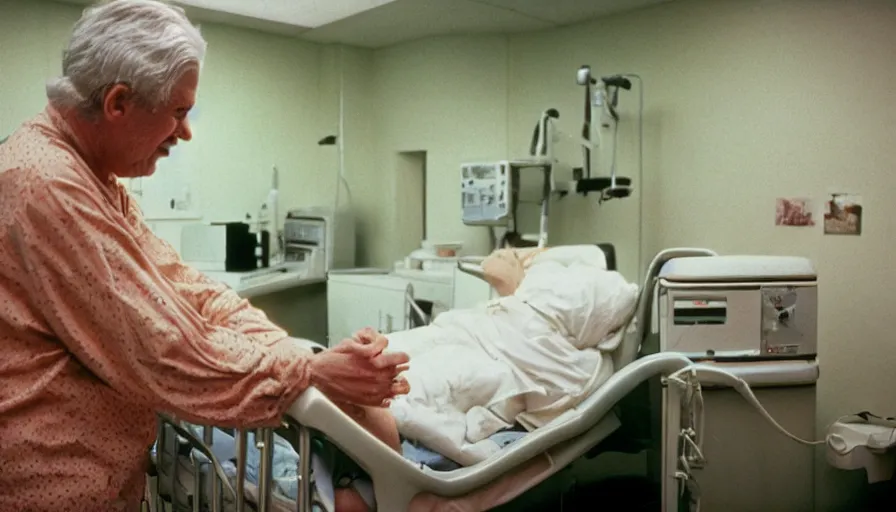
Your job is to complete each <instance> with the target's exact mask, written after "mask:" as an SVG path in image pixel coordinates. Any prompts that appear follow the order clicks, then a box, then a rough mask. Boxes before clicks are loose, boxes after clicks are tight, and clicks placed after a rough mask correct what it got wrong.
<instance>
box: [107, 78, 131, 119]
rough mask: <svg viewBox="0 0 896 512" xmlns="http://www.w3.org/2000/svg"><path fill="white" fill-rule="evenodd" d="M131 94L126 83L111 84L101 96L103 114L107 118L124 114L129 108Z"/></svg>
mask: <svg viewBox="0 0 896 512" xmlns="http://www.w3.org/2000/svg"><path fill="white" fill-rule="evenodd" d="M133 96H134V94H133V92H132V91H131V88H130V87H128V86H127V85H125V84H115V85H113V86H112V87H110V88H109V90H108V91H106V94H105V96H103V116H104V117H105V118H106V119H109V120H112V119H115V118H119V117H122V116H124V115H125V114H126V113H127V111H128V110H130V108H131V105H132V103H133V102H132V98H133Z"/></svg>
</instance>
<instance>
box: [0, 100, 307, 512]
mask: <svg viewBox="0 0 896 512" xmlns="http://www.w3.org/2000/svg"><path fill="white" fill-rule="evenodd" d="M76 148H77V142H76V139H75V138H74V137H73V136H72V132H71V130H69V129H68V128H67V126H66V123H65V121H64V119H63V118H62V116H60V115H59V113H58V112H56V111H55V110H54V109H53V108H52V107H48V108H47V109H46V110H45V111H44V112H42V113H41V114H40V115H38V116H37V117H36V118H34V119H33V120H31V121H29V122H26V123H25V124H24V125H23V126H22V127H21V128H20V129H19V130H17V131H16V132H15V133H13V135H11V136H10V138H9V139H8V140H7V141H6V143H5V144H2V145H0V510H2V511H18V512H32V511H33V512H50V511H53V512H66V511H71V512H106V511H119V510H121V511H124V510H127V511H132V510H137V509H138V508H137V507H138V505H139V501H140V497H141V495H142V492H143V484H144V473H145V470H146V469H147V466H146V464H147V461H148V458H147V453H148V448H149V447H150V446H151V444H152V442H153V440H154V437H155V433H156V417H155V414H156V412H166V413H169V414H171V415H174V416H176V417H178V418H180V419H183V420H186V421H189V422H193V423H200V424H213V425H218V426H234V427H246V428H253V427H259V426H275V425H277V424H278V419H279V418H280V416H281V415H282V414H283V413H284V411H285V410H286V409H287V408H288V407H289V405H290V404H291V403H292V402H293V401H294V400H295V399H296V398H298V396H299V395H300V394H301V392H302V391H304V390H305V389H306V388H307V386H308V385H309V378H310V376H309V369H308V362H309V359H308V354H309V352H307V350H306V349H305V348H302V347H301V346H300V345H299V344H298V343H296V342H294V341H293V340H292V339H291V338H289V337H288V336H287V334H286V333H285V332H284V331H282V330H281V329H279V328H278V327H276V326H274V325H273V324H272V323H271V322H269V321H268V319H267V318H266V317H265V315H264V314H263V313H262V312H260V311H258V310H256V309H254V308H252V307H251V306H249V304H248V303H247V302H246V301H245V300H241V299H240V298H239V297H238V296H237V295H236V294H235V293H234V292H232V291H231V290H229V289H228V288H227V287H226V286H224V285H222V284H220V283H217V282H214V281H211V280H210V279H208V278H206V277H205V276H204V275H203V274H202V273H200V272H198V271H196V270H194V269H191V268H190V267H187V266H185V265H184V264H183V263H182V262H181V261H180V259H179V258H178V255H177V254H176V252H175V251H174V250H173V249H172V247H171V246H170V245H168V244H167V243H165V242H164V241H162V240H161V239H159V238H157V237H156V236H155V235H153V233H152V232H151V231H150V230H149V229H148V228H147V226H146V225H145V224H144V222H143V219H142V215H141V213H140V211H139V208H138V207H137V206H136V204H134V203H133V202H132V201H131V200H130V197H129V196H128V193H127V191H126V190H125V188H124V187H123V186H122V185H121V184H120V183H118V181H117V180H116V179H115V178H114V177H111V178H109V179H101V178H99V177H98V176H97V174H95V173H94V172H92V171H91V170H90V168H89V167H88V165H87V163H86V162H85V161H84V159H83V158H82V157H81V156H80V153H79V151H78V150H77V149H76Z"/></svg>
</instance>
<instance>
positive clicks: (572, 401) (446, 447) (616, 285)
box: [388, 245, 638, 466]
mask: <svg viewBox="0 0 896 512" xmlns="http://www.w3.org/2000/svg"><path fill="white" fill-rule="evenodd" d="M483 269H484V270H485V277H486V280H488V281H489V283H490V284H491V285H492V286H493V287H494V288H495V289H496V290H497V291H498V292H499V294H500V295H501V298H500V299H497V300H495V301H493V302H492V303H490V304H485V305H482V306H481V307H477V308H472V309H459V310H452V311H448V312H446V313H443V314H442V315H440V316H439V317H437V319H436V320H435V321H434V322H433V323H432V324H431V325H429V326H426V327H421V328H417V329H412V330H409V331H403V332H397V333H392V334H389V335H388V338H389V349H390V350H398V351H403V352H406V353H408V354H409V355H410V357H411V365H410V369H409V370H408V371H407V372H406V373H405V374H404V376H405V377H406V378H407V380H408V382H409V383H410V387H411V391H410V393H409V394H408V395H406V396H402V397H399V398H397V399H396V400H394V401H393V402H392V405H391V407H390V411H391V412H392V414H393V416H394V418H395V421H396V423H397V428H398V430H399V432H400V433H401V435H402V436H403V437H405V438H408V439H412V440H414V441H415V442H416V443H419V444H421V445H423V446H425V447H426V448H429V449H430V450H433V451H435V452H437V453H439V454H441V455H444V456H445V457H447V458H448V459H450V460H453V461H455V462H457V463H458V464H461V465H465V466H466V465H471V464H475V463H477V462H480V461H482V460H484V459H485V458H487V457H489V456H490V455H492V454H493V453H495V452H497V451H498V450H500V448H501V445H500V443H498V442H495V440H494V439H490V438H491V437H492V436H494V435H495V434H497V433H499V432H502V431H506V430H508V429H512V428H513V427H515V426H521V427H523V428H524V429H525V430H528V431H531V430H534V429H536V428H538V427H541V426H543V425H545V424H546V423H548V422H550V421H551V420H552V419H554V418H556V417H557V416H559V415H560V414H562V413H563V412H565V411H567V410H569V409H571V408H573V407H575V406H576V405H577V404H578V403H579V402H581V401H582V400H583V399H584V398H585V397H587V396H588V395H589V394H591V393H592V392H593V391H594V390H595V389H597V387H599V386H600V385H601V384H602V383H603V382H605V381H606V380H607V379H608V378H609V377H610V376H611V375H612V374H613V372H614V370H615V369H614V368H613V364H612V360H611V358H610V357H609V353H611V352H612V351H613V350H615V349H616V347H617V346H618V345H619V343H620V341H621V339H622V336H623V334H624V333H623V332H622V330H623V328H624V326H625V325H626V322H627V320H628V319H629V318H630V315H631V313H632V311H633V310H634V308H635V306H636V302H637V297H638V286H637V285H636V284H633V283H629V282H627V281H626V280H625V278H624V277H622V275H621V274H619V273H618V272H612V271H608V270H607V269H606V260H605V257H604V253H603V252H602V251H601V250H600V249H599V248H598V247H596V246H592V245H582V246H564V247H557V248H550V249H547V250H538V249H506V250H499V251H496V252H495V253H493V254H492V255H491V256H489V258H487V259H486V260H485V261H484V262H483Z"/></svg>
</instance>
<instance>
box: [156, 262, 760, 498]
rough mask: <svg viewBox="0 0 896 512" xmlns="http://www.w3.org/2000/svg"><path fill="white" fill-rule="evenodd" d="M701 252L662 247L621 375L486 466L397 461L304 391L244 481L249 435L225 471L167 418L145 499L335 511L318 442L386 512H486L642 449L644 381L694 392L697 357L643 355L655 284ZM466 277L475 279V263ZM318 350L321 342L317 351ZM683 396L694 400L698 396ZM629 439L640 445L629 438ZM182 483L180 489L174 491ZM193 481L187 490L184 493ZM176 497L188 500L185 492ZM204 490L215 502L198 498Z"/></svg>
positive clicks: (190, 432) (195, 436) (681, 476)
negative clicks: (356, 473)
mask: <svg viewBox="0 0 896 512" xmlns="http://www.w3.org/2000/svg"><path fill="white" fill-rule="evenodd" d="M703 256H716V254H715V253H714V252H712V251H710V250H706V249H688V248H676V249H667V250H664V251H662V252H660V253H659V254H657V255H656V257H655V258H654V259H653V261H652V262H651V263H650V265H649V267H648V269H647V272H646V274H645V276H646V277H645V281H644V283H643V286H642V287H641V291H640V295H639V298H638V302H637V307H636V308H635V309H634V311H633V312H632V313H631V315H630V317H629V319H628V322H627V325H628V328H627V330H626V336H625V338H624V341H623V342H622V344H621V345H620V346H619V348H618V349H617V350H616V351H615V352H614V353H613V354H612V360H613V363H614V367H615V368H616V369H617V371H616V372H615V374H614V375H613V376H612V377H610V378H609V380H607V381H606V382H605V383H604V384H603V385H602V386H601V387H600V388H598V390H597V391H595V392H594V393H593V394H592V395H591V396H589V397H588V398H586V399H585V400H584V401H582V402H581V403H580V404H579V405H578V406H576V407H575V408H573V409H571V410H569V411H566V412H565V413H563V414H562V415H561V416H559V417H558V418H556V419H555V420H553V421H551V422H550V423H548V424H547V425H546V426H544V427H542V428H539V429H537V430H535V431H533V432H529V433H526V434H525V435H521V436H519V437H517V438H515V439H513V440H512V442H509V443H507V444H506V446H504V447H503V448H502V449H501V450H500V451H499V452H497V453H496V454H494V455H493V456H491V457H489V458H488V459H487V460H485V461H483V462H480V463H478V464H476V465H473V466H469V467H448V468H445V467H441V468H439V469H435V468H434V466H435V467H438V465H437V464H432V463H430V464H427V463H423V462H421V461H420V460H419V458H418V459H414V457H410V456H408V451H407V450H406V451H405V453H404V454H399V453H397V452H395V451H393V450H392V449H390V448H389V447H388V446H387V445H385V444H384V443H382V442H381V441H379V440H378V439H377V438H375V437H374V436H373V435H372V434H370V433H368V432H367V431H366V430H364V429H363V428H362V427H361V426H360V425H358V424H357V423H355V422H354V421H352V420H351V418H350V417H349V416H347V415H346V414H345V413H343V412H342V411H341V410H340V409H339V408H338V407H337V406H336V405H334V404H333V403H332V402H331V401H330V400H328V399H327V398H326V397H325V396H324V395H323V394H322V393H321V392H320V391H318V390H317V389H315V388H309V389H308V390H307V391H306V392H305V393H304V394H303V395H302V396H301V397H300V398H299V399H298V400H297V401H296V402H295V403H294V404H293V405H292V407H291V408H290V409H289V411H288V412H287V414H286V416H285V418H284V421H283V425H282V428H281V429H278V430H277V434H279V436H280V437H279V438H275V437H274V432H273V431H272V430H270V429H263V430H260V431H259V432H258V433H257V434H256V436H255V438H256V440H257V447H258V450H257V454H258V458H257V459H256V462H257V466H256V467H257V468H258V471H257V475H256V478H255V479H254V481H250V479H249V478H247V467H249V466H250V465H249V464H247V462H249V458H248V456H247V449H246V446H247V443H248V435H247V433H246V432H239V431H237V432H235V433H234V437H233V439H235V440H236V445H237V447H236V450H235V456H233V459H235V464H232V469H231V471H228V470H227V469H226V468H225V467H224V464H222V463H221V462H220V461H219V460H218V458H217V457H216V456H215V454H214V450H215V444H216V443H215V439H214V437H215V436H214V435H213V434H214V431H213V430H212V429H209V428H205V429H204V431H203V430H202V429H200V430H197V429H195V428H191V427H190V426H186V425H183V424H178V423H177V422H174V421H172V420H169V419H165V420H163V428H162V429H161V430H160V439H159V442H158V444H157V446H159V447H160V448H161V449H160V450H158V455H157V456H156V459H155V460H156V473H158V476H156V477H155V480H156V483H155V485H154V486H151V487H152V488H153V490H154V494H155V496H153V497H152V498H151V499H150V501H151V502H152V504H153V505H155V506H154V507H151V508H154V509H156V510H163V509H164V510H172V509H173V510H175V511H178V512H180V510H196V511H199V510H212V511H215V510H226V509H229V508H230V507H235V508H234V509H235V510H244V509H245V508H244V507H246V504H247V503H250V504H251V505H252V509H257V510H298V511H300V512H310V511H312V510H314V511H318V510H320V511H323V510H329V509H328V508H327V507H328V506H327V504H326V503H325V501H326V497H323V498H321V495H323V494H326V491H327V489H326V488H327V487H329V486H330V483H329V482H327V481H326V469H327V468H325V467H324V466H325V464H323V463H322V461H321V460H319V458H316V457H314V456H309V454H312V448H311V447H312V442H316V441H313V440H317V439H325V441H326V443H331V444H332V446H335V447H336V448H338V449H339V450H341V451H342V452H343V453H345V454H347V455H348V456H350V457H351V458H352V459H353V460H354V461H355V462H357V464H358V465H359V466H360V467H361V468H362V469H363V470H364V471H365V472H366V473H367V474H368V475H369V476H370V479H371V481H372V482H371V485H372V494H373V496H374V497H375V503H376V509H377V510H381V511H386V512H397V511H403V510H447V508H440V507H446V506H447V505H448V504H449V503H450V504H451V505H452V507H453V508H451V510H487V509H489V508H492V507H495V506H498V505H501V504H503V503H506V502H508V501H510V500H512V499H514V498H516V497H517V496H519V495H520V494H522V493H523V492H524V491H526V490H528V489H529V488H532V487H533V486H535V485H537V484H539V483H540V482H542V481H544V480H545V479H546V478H548V477H549V476H551V475H553V474H555V473H556V472H557V471H559V470H560V469H562V468H564V467H566V466H567V465H569V464H570V463H572V462H573V461H575V460H576V459H578V458H580V457H582V456H585V455H594V454H596V453H599V452H601V451H630V452H637V451H639V450H641V449H643V448H644V447H645V446H644V445H643V444H639V443H638V442H637V441H640V440H642V439H649V438H654V439H655V438H656V437H657V435H656V432H650V431H649V429H650V428H651V427H650V426H649V425H651V424H653V422H651V421H645V415H647V417H649V416H650V414H652V412H651V410H650V406H649V405H648V402H650V400H649V399H648V397H647V396H645V394H646V393H648V392H649V391H648V388H647V387H646V383H647V382H648V381H655V380H657V379H655V378H656V377H660V376H662V377H665V380H666V382H678V383H681V384H682V385H688V380H687V379H686V378H685V377H681V375H685V376H686V375H687V374H683V372H685V371H688V370H690V375H691V377H694V376H696V374H697V373H698V369H697V368H695V367H694V365H693V363H692V360H691V359H689V358H687V357H685V356H684V355H681V354H678V353H672V352H660V353H655V354H650V355H645V354H644V351H643V350H642V349H643V348H644V347H645V346H646V340H647V336H648V334H649V333H650V330H651V312H652V310H653V301H654V293H655V285H656V283H657V278H658V276H659V273H660V270H661V269H662V268H663V266H664V264H665V263H666V262H668V261H670V260H673V259H676V258H683V257H703ZM467 270H469V271H470V272H471V273H476V272H477V269H476V268H475V265H473V266H471V267H470V268H468V269H467ZM411 302H413V301H411ZM322 348H323V347H319V346H318V347H315V350H321V349H322ZM699 373H701V378H704V379H710V380H711V379H713V378H716V379H717V380H721V381H724V380H725V379H724V378H720V377H719V375H717V373H718V372H713V371H712V370H711V369H709V370H707V369H706V368H702V369H699ZM670 376H671V378H670ZM747 392H749V388H747ZM688 396H690V399H693V394H688ZM757 405H758V404H757ZM691 419H692V424H691V425H690V427H692V428H691V430H695V429H697V428H698V427H699V425H698V424H697V423H698V420H696V419H694V418H691ZM623 424H626V425H625V426H626V428H625V431H626V432H634V433H635V434H634V435H628V436H619V435H618V432H620V427H621V426H623ZM645 428H646V429H647V430H648V431H647V432H645ZM639 432H640V433H641V435H638V433H639ZM614 433H616V435H614ZM172 434H175V435H176V437H177V439H178V442H177V443H174V444H175V445H177V446H180V445H181V444H183V443H185V445H186V446H187V449H186V451H181V452H180V453H181V454H182V456H181V457H180V458H179V459H178V460H180V461H184V460H188V461H189V462H188V464H186V466H187V469H186V471H181V472H182V473H183V472H187V473H190V474H192V475H195V478H193V479H191V480H187V481H185V483H184V482H181V483H178V482H176V481H175V480H176V479H174V478H172V472H177V470H176V469H175V470H172V469H171V468H172V467H177V465H174V466H172V465H171V464H170V463H169V464H164V459H165V457H164V456H163V453H164V452H166V450H170V442H169V441H168V438H169V437H170V436H171V435H172ZM626 437H628V439H626ZM275 439H282V440H287V441H288V442H289V445H291V446H293V447H295V452H294V453H295V454H296V455H298V456H297V457H294V458H293V459H292V460H294V461H295V462H296V466H297V467H296V468H295V471H294V472H293V473H292V474H291V481H292V482H293V483H294V484H295V486H294V488H295V492H294V493H289V492H281V491H282V488H281V489H280V490H279V491H278V490H275V489H274V487H275V482H274V478H273V477H274V475H273V474H272V470H273V460H274V456H275V452H276V450H275V449H274V446H275V443H274V441H275ZM632 439H634V440H635V441H636V442H635V443H630V442H626V441H630V440H632ZM620 440H621V441H623V442H622V443H620V442H619V441H620ZM418 455H419V454H418ZM689 457H691V458H690V459H687V458H683V459H682V461H683V463H684V465H685V466H686V465H687V461H688V460H693V453H691V455H690V456H689ZM173 459H174V458H172V460H173ZM312 467H314V470H312ZM672 470H673V471H672V473H673V474H671V475H664V478H667V479H670V478H671V481H672V482H673V484H672V485H676V486H677V483H676V482H677V480H680V481H681V482H682V483H681V485H682V488H687V487H688V484H689V482H688V479H689V475H688V473H687V469H686V467H685V468H679V467H673V468H672ZM247 481H248V484H247ZM666 483H667V484H668V482H666ZM178 485H180V488H181V491H178V490H177V487H178ZM186 486H192V488H191V489H188V490H184V488H185V487H186ZM281 487H282V486H281ZM322 487H323V488H324V489H322ZM247 488H248V489H247ZM676 491H677V489H676ZM179 494H181V495H185V496H180V497H179ZM203 494H204V495H206V496H209V499H196V497H197V496H202V495H203ZM362 494H363V493H362ZM667 494H668V493H667ZM163 507H168V508H163ZM668 510H671V508H668Z"/></svg>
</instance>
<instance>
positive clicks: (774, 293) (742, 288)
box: [657, 255, 818, 361]
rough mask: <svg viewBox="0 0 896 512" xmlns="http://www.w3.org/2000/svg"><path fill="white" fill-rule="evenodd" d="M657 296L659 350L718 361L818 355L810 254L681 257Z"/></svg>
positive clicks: (666, 270)
mask: <svg viewBox="0 0 896 512" xmlns="http://www.w3.org/2000/svg"><path fill="white" fill-rule="evenodd" d="M657 295H658V297H657V299H658V309H659V311H658V313H659V319H658V320H659V332H660V350H661V351H673V352H680V353H682V354H684V355H685V356H687V357H689V358H691V359H693V360H705V359H714V360H721V361H723V360H732V359H733V360H739V359H746V360H750V359H803V358H812V357H815V356H816V354H817V340H818V281H817V273H816V271H815V267H814V265H813V264H812V262H811V261H810V260H808V259H806V258H799V257H789V256H752V255H751V256H713V257H687V258H676V259H673V260H671V261H669V262H668V263H666V264H665V265H664V266H663V268H662V270H661V271H660V274H659V282H658V286H657Z"/></svg>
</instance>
